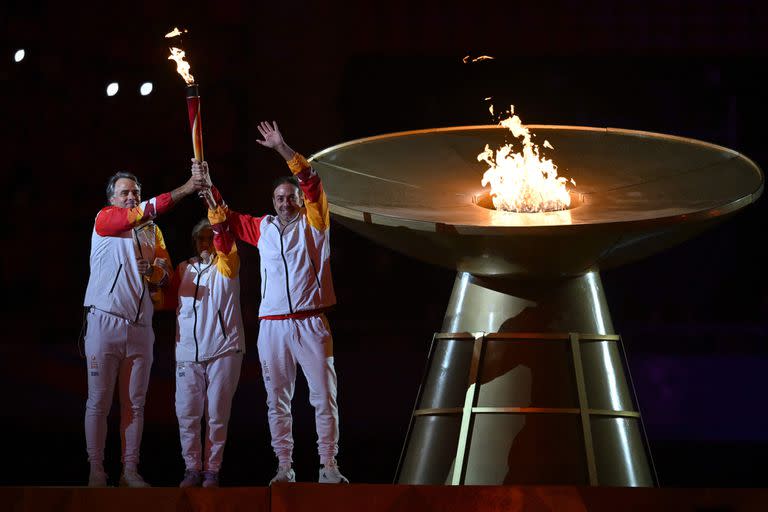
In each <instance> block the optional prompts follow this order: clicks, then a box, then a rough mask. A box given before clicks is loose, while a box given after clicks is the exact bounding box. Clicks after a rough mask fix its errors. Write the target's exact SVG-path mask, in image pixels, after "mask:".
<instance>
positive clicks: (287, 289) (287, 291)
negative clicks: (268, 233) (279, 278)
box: [280, 226, 293, 313]
mask: <svg viewBox="0 0 768 512" xmlns="http://www.w3.org/2000/svg"><path fill="white" fill-rule="evenodd" d="M287 227H288V226H285V228H283V229H281V230H280V256H282V257H283V268H284V269H285V296H286V297H288V310H289V311H290V312H291V313H293V304H291V288H290V286H288V261H287V260H286V259H285V252H284V248H283V233H284V232H285V229H286V228H287Z"/></svg>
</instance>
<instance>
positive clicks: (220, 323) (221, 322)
mask: <svg viewBox="0 0 768 512" xmlns="http://www.w3.org/2000/svg"><path fill="white" fill-rule="evenodd" d="M218 315H219V326H220V327H221V333H222V334H223V335H224V337H225V338H226V337H227V330H226V329H225V328H224V318H222V316H221V310H219V312H218Z"/></svg>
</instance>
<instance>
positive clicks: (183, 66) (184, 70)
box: [165, 28, 216, 209]
mask: <svg viewBox="0 0 768 512" xmlns="http://www.w3.org/2000/svg"><path fill="white" fill-rule="evenodd" d="M184 32H186V30H185V31H184ZM181 34H182V32H180V31H179V29H178V28H174V29H173V30H172V31H171V32H169V33H167V34H166V35H165V37H166V38H172V37H177V36H180V35H181ZM184 57H185V53H184V50H182V49H180V48H176V47H172V48H171V55H170V56H169V57H168V60H173V61H176V71H177V72H178V73H179V74H180V75H181V77H182V78H183V79H184V82H186V84H187V113H188V114H189V127H190V129H191V130H192V149H193V151H194V154H195V159H196V160H199V161H200V162H202V161H203V122H202V119H201V117H200V93H199V90H198V86H197V84H196V83H195V77H193V76H192V74H191V73H190V72H189V68H190V66H189V62H187V61H185V60H184ZM201 195H202V196H203V197H204V198H205V201H206V202H207V203H208V207H209V208H211V209H214V208H216V201H214V199H213V195H212V194H211V191H210V190H206V191H205V192H202V193H201Z"/></svg>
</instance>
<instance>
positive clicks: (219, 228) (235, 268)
mask: <svg viewBox="0 0 768 512" xmlns="http://www.w3.org/2000/svg"><path fill="white" fill-rule="evenodd" d="M208 221H209V222H210V223H211V228H212V229H213V246H214V247H215V248H216V254H217V256H218V257H217V259H216V268H217V269H218V270H219V272H220V273H221V275H223V276H224V277H228V278H233V277H236V276H237V274H238V272H239V271H240V255H239V254H238V253H237V244H236V243H235V237H234V236H233V235H232V231H231V230H230V228H229V224H228V223H227V210H226V208H224V207H222V206H217V207H216V209H215V210H208Z"/></svg>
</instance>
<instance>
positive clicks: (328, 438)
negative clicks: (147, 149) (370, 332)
mask: <svg viewBox="0 0 768 512" xmlns="http://www.w3.org/2000/svg"><path fill="white" fill-rule="evenodd" d="M258 128H259V132H261V135H262V136H263V137H264V140H257V142H258V143H259V144H261V145H262V146H265V147H268V148H272V149H275V150H276V151H277V152H278V153H279V154H280V155H281V156H282V157H283V158H284V159H285V160H286V162H287V163H288V166H289V168H290V170H291V172H292V173H293V174H294V175H295V177H296V178H298V182H297V181H296V180H295V178H293V177H291V178H287V177H285V178H282V179H281V180H279V181H278V183H277V185H276V186H275V187H274V189H273V194H272V202H273V205H274V207H275V211H276V213H277V215H265V216H263V217H252V216H250V215H244V214H240V213H237V212H235V211H233V210H227V219H228V224H229V226H230V228H231V229H232V231H233V232H234V234H235V236H236V237H237V238H239V239H240V240H243V241H245V242H248V243H249V244H252V245H255V246H257V247H258V249H259V254H260V256H261V266H262V270H261V283H262V290H261V305H260V306H259V317H260V319H261V322H260V324H259V338H258V342H257V346H258V351H259V359H260V361H261V367H262V376H263V379H264V387H265V388H266V391H267V405H268V408H269V412H268V416H269V429H270V432H271V434H272V448H273V449H274V451H275V455H276V456H277V459H278V470H277V474H276V475H275V477H274V478H273V479H272V481H271V482H270V483H273V482H295V481H296V476H295V473H294V471H293V469H292V463H293V434H292V416H291V399H292V398H293V391H294V387H295V383H296V365H297V363H298V364H299V365H300V366H301V368H302V371H303V372H304V375H305V377H306V379H307V383H308V384H309V400H310V403H311V404H312V406H313V407H314V408H315V426H316V429H317V448H318V454H319V456H320V464H321V467H320V471H319V481H320V482H322V483H341V482H343V483H348V480H347V479H346V478H345V477H344V475H342V474H341V472H340V471H339V468H338V465H337V463H336V454H337V453H338V441H339V415H338V408H337V405H336V371H335V369H334V365H333V338H332V337H331V332H330V327H329V325H328V320H327V319H326V317H325V314H324V312H325V310H326V309H328V308H329V307H330V306H332V305H333V304H335V303H336V296H335V294H334V292H333V282H332V279H331V266H330V260H329V258H330V254H331V248H330V241H329V228H330V216H329V211H328V201H327V199H326V196H325V192H324V191H323V186H322V183H321V182H320V177H319V176H318V175H317V173H316V172H315V171H314V170H313V169H312V167H311V166H310V165H309V163H308V162H307V160H306V159H305V158H304V157H303V156H301V155H300V154H298V153H296V152H295V151H293V150H292V149H291V148H290V147H289V146H288V145H287V144H286V143H285V141H284V140H283V137H282V135H281V134H280V131H279V130H278V128H277V123H274V122H273V124H271V125H270V124H269V123H267V122H262V123H261V124H260V125H259V127H258ZM193 167H194V166H193ZM193 173H194V170H193ZM213 192H214V197H217V199H218V201H217V202H218V203H219V204H221V199H220V196H219V195H218V191H216V190H215V189H214V190H213ZM301 192H303V194H304V205H305V207H302V206H303V205H302V198H301Z"/></svg>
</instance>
